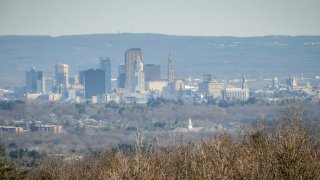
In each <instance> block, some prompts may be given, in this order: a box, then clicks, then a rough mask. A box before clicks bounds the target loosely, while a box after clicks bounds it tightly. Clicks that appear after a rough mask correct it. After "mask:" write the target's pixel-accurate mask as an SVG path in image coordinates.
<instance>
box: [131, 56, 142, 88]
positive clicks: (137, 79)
mask: <svg viewBox="0 0 320 180" xmlns="http://www.w3.org/2000/svg"><path fill="white" fill-rule="evenodd" d="M132 70H133V71H132V75H131V83H130V84H131V89H130V92H138V91H139V92H143V91H144V90H145V88H144V85H145V84H144V71H143V63H142V60H141V58H140V56H138V57H137V59H136V60H135V61H134V63H133V67H132Z"/></svg>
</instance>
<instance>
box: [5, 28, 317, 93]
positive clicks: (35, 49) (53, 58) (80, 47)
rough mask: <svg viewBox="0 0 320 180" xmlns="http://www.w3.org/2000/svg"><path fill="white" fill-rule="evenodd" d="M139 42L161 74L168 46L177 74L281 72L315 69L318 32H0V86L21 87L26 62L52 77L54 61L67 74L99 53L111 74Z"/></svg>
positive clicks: (89, 63) (230, 75)
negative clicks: (227, 34) (232, 34)
mask: <svg viewBox="0 0 320 180" xmlns="http://www.w3.org/2000/svg"><path fill="white" fill-rule="evenodd" d="M131 47H141V48H142V50H143V53H144V62H145V63H155V64H160V65H161V68H162V69H161V71H162V74H163V77H165V76H166V74H165V72H166V63H167V57H168V54H169V51H171V52H172V54H173V56H174V61H175V62H174V66H175V71H176V74H177V76H178V77H188V76H192V77H199V78H200V77H201V75H202V74H203V73H207V72H211V73H213V74H214V75H215V76H216V77H217V78H222V79H224V78H239V76H241V75H243V74H244V75H246V76H247V77H248V78H258V77H260V75H261V74H262V75H263V76H266V77H267V76H271V75H272V74H274V73H276V74H278V76H280V77H283V78H285V77H287V76H289V75H290V74H298V73H299V74H300V73H303V74H304V75H305V76H309V77H310V76H315V75H319V74H320V36H294V37H292V36H265V37H244V38H242V37H198V36H172V35H161V34H126V33H125V34H96V35H73V36H59V37H50V36H0V62H1V66H0V87H5V86H8V87H14V86H23V85H24V84H25V71H26V70H29V69H30V68H31V67H36V68H37V69H38V70H42V71H44V73H45V75H49V76H54V65H55V64H57V63H66V64H69V67H70V71H71V75H72V74H74V73H75V72H76V71H77V70H82V69H87V68H88V67H95V66H96V64H98V59H99V57H101V56H108V57H110V58H111V59H112V71H113V73H112V74H113V75H114V76H116V74H117V65H119V64H123V63H124V51H125V50H127V49H129V48H131Z"/></svg>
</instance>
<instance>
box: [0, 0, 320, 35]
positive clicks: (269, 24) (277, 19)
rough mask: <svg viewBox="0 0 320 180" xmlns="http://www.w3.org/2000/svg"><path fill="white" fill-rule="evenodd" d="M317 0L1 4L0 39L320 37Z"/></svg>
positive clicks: (8, 0)
mask: <svg viewBox="0 0 320 180" xmlns="http://www.w3.org/2000/svg"><path fill="white" fill-rule="evenodd" d="M319 7H320V2H319V1H317V0H306V1H300V0H281V1H278V0H258V1H255V0H241V1H231V0H228V1H222V0H200V1H198V0H188V1H183V0H162V1H150V0H135V1H130V0H94V1H90V2H89V1H85V0H68V1H64V0H55V1H42V0H28V1H17V0H1V1H0V22H1V24H0V27H1V28H0V35H51V36H60V35H75V34H97V33H98V34H104V33H119V32H120V33H123V32H130V33H160V34H170V35H194V36H264V35H319V34H320V21H319V19H318V17H320V11H319Z"/></svg>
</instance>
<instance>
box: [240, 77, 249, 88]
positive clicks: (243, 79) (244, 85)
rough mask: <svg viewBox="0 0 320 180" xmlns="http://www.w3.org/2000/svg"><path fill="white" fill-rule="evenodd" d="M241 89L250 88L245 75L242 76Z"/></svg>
mask: <svg viewBox="0 0 320 180" xmlns="http://www.w3.org/2000/svg"><path fill="white" fill-rule="evenodd" d="M241 89H248V81H247V79H246V77H245V76H243V77H242V85H241Z"/></svg>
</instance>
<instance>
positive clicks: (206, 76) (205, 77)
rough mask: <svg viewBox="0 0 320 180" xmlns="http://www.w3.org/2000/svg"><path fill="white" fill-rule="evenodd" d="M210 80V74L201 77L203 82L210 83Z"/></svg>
mask: <svg viewBox="0 0 320 180" xmlns="http://www.w3.org/2000/svg"><path fill="white" fill-rule="evenodd" d="M212 80H213V74H211V73H208V74H203V76H202V81H203V82H210V81H212Z"/></svg>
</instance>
